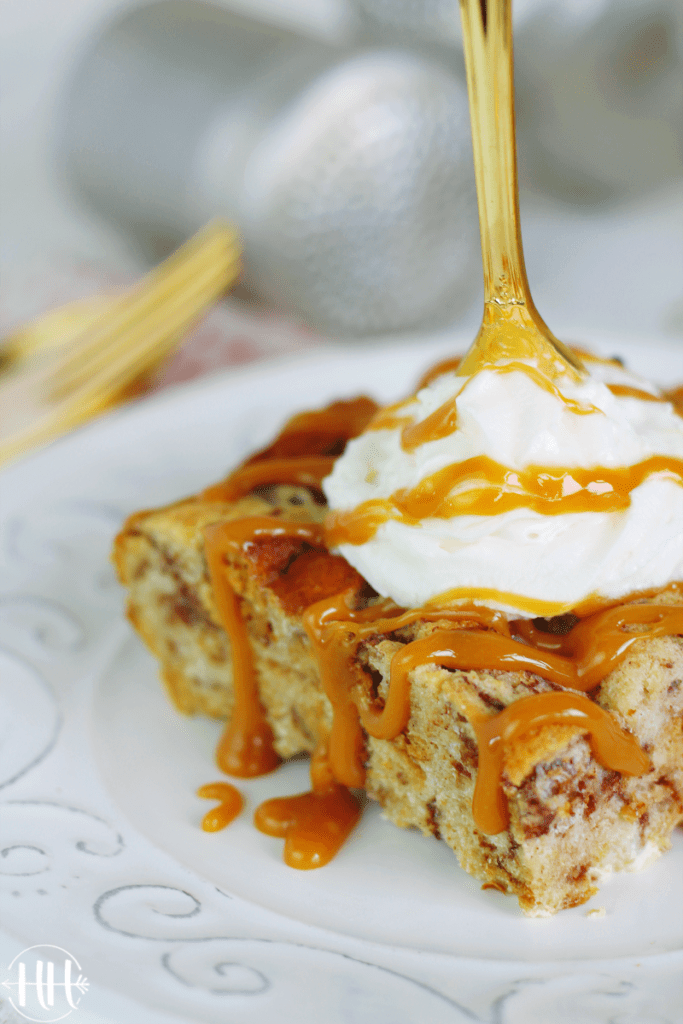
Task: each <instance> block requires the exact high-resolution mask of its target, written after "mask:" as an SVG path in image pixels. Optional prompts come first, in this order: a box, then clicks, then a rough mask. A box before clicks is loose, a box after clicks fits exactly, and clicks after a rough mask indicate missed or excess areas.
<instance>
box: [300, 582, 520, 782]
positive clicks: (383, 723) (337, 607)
mask: <svg viewBox="0 0 683 1024" xmlns="http://www.w3.org/2000/svg"><path fill="white" fill-rule="evenodd" d="M351 597H352V595H351V594H349V593H346V594H339V595H337V597H334V598H328V599H326V600H324V601H319V602H318V603H317V604H314V605H312V606H311V607H310V608H308V609H307V610H306V612H305V613H304V628H305V630H306V632H307V634H308V636H309V639H310V641H311V646H312V647H313V650H314V652H315V655H316V659H317V662H318V670H319V672H320V678H321V681H322V684H323V689H324V691H325V693H326V695H327V697H328V699H329V701H330V703H331V704H332V710H333V719H332V731H331V734H330V741H329V755H330V765H331V768H332V772H333V774H334V777H335V778H336V779H337V780H338V781H339V782H342V783H344V784H345V785H347V786H362V785H363V784H364V780H365V768H364V766H363V762H364V759H365V749H364V741H363V732H362V729H361V722H362V724H363V725H364V726H365V728H366V730H367V732H369V733H370V735H371V736H376V737H378V738H393V736H396V735H398V733H399V732H401V730H402V728H403V727H404V726H405V723H406V722H407V719H408V714H409V709H410V703H409V697H410V695H409V692H408V691H407V688H405V687H404V688H403V689H399V688H397V689H396V690H394V687H393V661H392V683H391V684H390V691H389V699H388V701H387V705H386V707H385V708H384V710H383V711H377V710H375V709H374V708H368V707H365V706H364V704H363V703H362V701H363V698H362V686H363V683H364V681H365V677H364V672H363V670H362V668H361V667H360V666H359V665H358V664H357V662H356V659H355V654H356V651H357V650H358V647H359V645H360V644H361V643H362V641H363V640H365V639H366V638H367V637H368V636H372V635H376V634H380V635H381V634H387V633H392V632H395V631H396V630H399V629H402V628H403V627H404V626H408V625H411V624H412V623H414V622H418V621H419V622H440V621H448V622H459V623H462V624H463V625H465V624H466V625H474V626H476V625H481V626H482V627H487V628H489V629H492V630H495V631H497V632H498V633H500V634H502V635H505V634H507V635H508V636H509V629H508V625H507V622H506V619H505V616H504V615H502V614H501V613H500V612H495V611H492V610H490V609H487V608H476V609H457V610H456V609H442V610H438V611H433V612H426V611H424V610H423V609H420V610H415V611H409V612H404V611H403V610H402V609H400V608H396V606H393V607H391V606H390V605H389V604H387V602H382V603H380V604H378V605H375V606H373V607H369V608H364V609H361V610H354V609H352V608H350V607H349V601H350V600H351ZM440 635H441V634H440ZM482 635H483V634H477V637H481V636H482ZM417 642H418V643H419V642H420V641H417ZM412 646H413V645H412V644H411V645H408V646H407V647H406V648H405V649H404V650H406V651H407V650H408V648H409V647H412ZM518 646H521V645H518ZM401 653H403V652H401ZM400 685H401V684H400V682H399V687H400ZM397 722H399V723H403V724H402V725H401V724H399V725H398V727H397V726H396V723H397ZM394 729H395V731H393V732H392V730H394ZM390 732H391V736H389V733H390Z"/></svg>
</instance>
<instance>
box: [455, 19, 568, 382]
mask: <svg viewBox="0 0 683 1024" xmlns="http://www.w3.org/2000/svg"><path fill="white" fill-rule="evenodd" d="M460 13H461V18H462V29H463V42H464V49H465V64H466V68H467V91H468V95H469V104H470V120H471V122H472V146H473V151H474V171H475V177H476V182H477V200H478V206H479V229H480V233H481V249H482V260H483V264H484V316H483V319H482V324H481V327H480V329H479V333H478V335H477V337H476V339H475V341H474V343H473V345H472V346H471V348H470V349H469V351H468V352H467V354H466V355H465V358H464V359H463V361H462V362H461V364H460V365H459V367H458V369H457V373H458V374H460V375H461V376H469V375H471V374H473V373H476V372H477V370H480V369H482V367H483V366H485V365H486V364H492V363H496V362H498V361H499V360H501V359H532V360H533V361H534V363H535V364H536V366H537V367H538V368H539V369H540V370H542V371H543V373H544V374H545V375H546V376H547V377H548V378H550V379H551V380H554V379H557V378H559V377H564V376H570V377H572V378H573V379H574V380H581V379H582V378H583V377H584V376H585V374H586V371H585V369H584V367H583V364H582V363H581V361H580V360H579V358H578V357H577V356H576V355H574V353H573V352H571V351H570V350H569V349H568V348H567V347H566V346H565V345H563V344H562V342H561V341H558V339H557V338H555V337H554V335H553V334H552V333H551V331H550V330H549V329H548V327H547V326H546V324H545V323H544V321H543V319H542V317H541V315H540V314H539V312H538V310H537V309H536V307H535V305H534V302H533V299H532V298H531V292H530V290H529V282H528V280H527V276H526V270H525V266H524V256H523V252H522V236H521V232H520V227H519V190H518V186H517V160H516V147H515V112H514V85H513V56H512V0H460Z"/></svg>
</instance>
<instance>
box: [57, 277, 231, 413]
mask: <svg viewBox="0 0 683 1024" xmlns="http://www.w3.org/2000/svg"><path fill="white" fill-rule="evenodd" d="M224 287H225V274H224V272H223V268H213V267H212V268H207V270H206V272H205V274H204V275H203V276H202V277H201V278H199V279H198V280H196V281H194V282H192V287H188V288H187V289H186V290H184V291H183V293H182V294H181V295H179V296H176V297H175V298H174V300H173V302H171V303H166V304H165V305H164V307H163V310H162V316H161V319H160V317H159V311H156V313H151V314H150V315H149V316H147V317H145V319H144V320H141V321H139V322H136V323H135V324H132V325H131V326H130V327H129V328H128V329H127V330H126V331H124V332H123V333H122V334H121V335H120V336H119V337H118V338H117V339H116V340H117V344H116V347H115V348H110V349H109V350H108V352H107V354H106V359H103V360H98V361H97V362H95V361H93V364H92V369H91V370H90V372H89V373H88V376H87V377H82V378H81V379H78V380H76V381H75V387H74V389H73V390H72V392H71V394H70V400H71V399H73V400H81V401H85V400H86V396H87V395H89V394H90V393H96V392H97V391H107V392H117V391H120V390H121V389H122V388H123V387H125V386H126V384H127V383H128V382H129V381H130V380H131V379H133V378H134V377H136V376H138V375H139V373H141V372H142V371H143V370H144V369H145V368H148V367H150V366H151V365H153V364H155V363H157V362H158V361H159V360H160V359H161V358H162V357H163V356H164V355H165V354H166V352H167V351H168V350H169V349H170V348H172V346H173V344H174V341H175V338H177V336H178V335H179V334H185V333H186V332H187V330H188V329H189V328H190V327H191V325H192V324H193V323H194V322H195V321H196V320H197V318H198V316H199V315H200V313H201V309H203V308H204V307H205V306H207V305H208V304H209V303H210V302H211V301H212V300H213V299H214V298H216V297H217V296H218V295H220V294H221V292H222V291H223V290H224Z"/></svg>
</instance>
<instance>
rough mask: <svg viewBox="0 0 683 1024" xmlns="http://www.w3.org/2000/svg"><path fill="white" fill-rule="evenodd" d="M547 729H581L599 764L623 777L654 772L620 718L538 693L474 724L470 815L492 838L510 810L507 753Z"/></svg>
mask: <svg viewBox="0 0 683 1024" xmlns="http://www.w3.org/2000/svg"><path fill="white" fill-rule="evenodd" d="M549 725H572V726H577V727H578V728H579V729H581V731H582V732H584V733H586V734H587V735H588V738H589V743H590V746H591V750H592V751H593V755H594V757H595V759H596V761H599V762H600V764H602V765H603V766H605V767H606V768H611V769H612V770H613V771H617V772H622V773H623V774H625V775H645V773H646V772H648V771H650V768H651V766H650V761H649V758H648V757H647V754H645V752H644V751H643V750H642V749H641V748H640V747H639V745H638V743H637V741H636V740H635V738H634V737H633V736H632V735H631V734H630V733H628V732H626V731H625V730H624V729H622V728H621V726H620V725H619V724H618V722H617V721H616V719H615V718H614V717H613V716H612V715H611V714H609V712H607V711H605V710H604V709H603V708H601V707H600V706H599V705H598V704H596V703H595V702H594V701H592V700H589V699H588V698H587V697H583V696H582V695H581V694H578V693H566V692H560V693H539V694H534V695H532V696H530V697H522V698H521V699H520V700H517V701H515V702H514V704H510V705H509V706H508V707H506V708H505V709H504V710H503V711H501V712H499V713H498V714H496V715H492V716H491V717H490V718H486V719H482V720H481V721H479V722H475V723H473V726H474V731H475V733H476V736H477V741H478V745H479V765H478V768H477V781H476V783H475V787H474V797H473V800H472V812H473V815H474V821H475V824H476V826H477V828H479V829H481V831H482V832H486V833H488V834H489V835H495V834H496V833H498V832H503V831H504V830H505V829H506V828H507V827H508V824H509V820H510V817H509V810H508V805H507V801H506V799H505V794H504V793H503V790H502V787H501V784H500V783H501V775H502V772H503V767H504V758H505V751H506V749H508V748H509V747H511V746H513V745H514V744H516V743H520V742H523V740H524V737H525V736H528V735H529V733H532V732H534V731H536V730H539V729H542V728H545V727H547V726H549Z"/></svg>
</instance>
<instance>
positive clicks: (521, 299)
mask: <svg viewBox="0 0 683 1024" xmlns="http://www.w3.org/2000/svg"><path fill="white" fill-rule="evenodd" d="M460 10H461V16H462V25H463V36H464V47H465V59H466V64H467V89H468V92H469V98H470V118H471V121H472V145H473V150H474V171H475V176H476V181H477V195H478V197H479V228H480V231H481V247H482V258H483V263H484V301H485V302H486V303H487V304H488V303H490V302H496V303H499V304H500V305H504V306H506V305H509V304H510V303H516V304H524V305H528V304H529V303H531V295H530V292H529V285H528V282H527V276H526V270H525V268H524V255H523V252H522V237H521V233H520V228H519V200H518V189H517V155H516V146H515V106H514V83H513V56H512V0H492V2H491V0H460Z"/></svg>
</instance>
